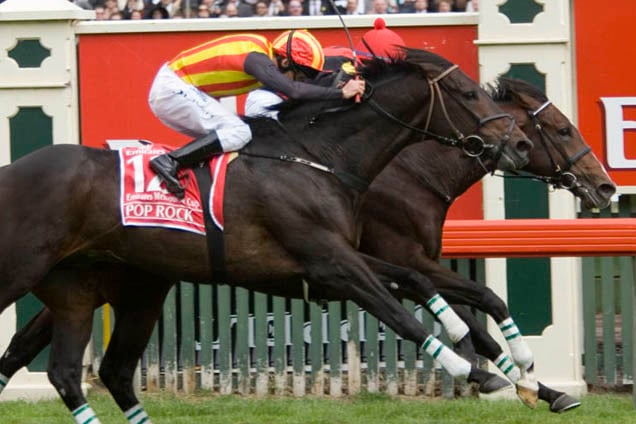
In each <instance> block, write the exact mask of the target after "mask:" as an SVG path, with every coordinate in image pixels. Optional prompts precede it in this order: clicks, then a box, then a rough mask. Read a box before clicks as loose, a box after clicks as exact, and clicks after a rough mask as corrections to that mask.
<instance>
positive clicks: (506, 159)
mask: <svg viewBox="0 0 636 424" xmlns="http://www.w3.org/2000/svg"><path fill="white" fill-rule="evenodd" d="M533 147H534V144H532V141H530V140H528V139H527V138H521V139H518V140H515V141H510V142H508V143H507V144H506V145H505V146H504V148H503V151H502V154H501V155H500V157H499V159H498V161H497V169H500V170H502V171H514V170H516V169H521V168H523V167H524V166H526V165H527V164H528V162H529V161H530V157H529V156H528V155H529V153H530V150H532V148H533Z"/></svg>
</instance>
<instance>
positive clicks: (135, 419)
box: [124, 404, 152, 424]
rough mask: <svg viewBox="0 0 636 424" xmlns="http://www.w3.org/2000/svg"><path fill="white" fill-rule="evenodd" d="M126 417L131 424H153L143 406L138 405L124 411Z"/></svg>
mask: <svg viewBox="0 0 636 424" xmlns="http://www.w3.org/2000/svg"><path fill="white" fill-rule="evenodd" d="M124 415H125V416H126V419H128V422H129V423H130V424H152V423H151V422H150V418H148V414H146V411H144V408H143V406H141V404H137V405H135V406H133V407H132V408H130V409H129V410H128V411H124Z"/></svg>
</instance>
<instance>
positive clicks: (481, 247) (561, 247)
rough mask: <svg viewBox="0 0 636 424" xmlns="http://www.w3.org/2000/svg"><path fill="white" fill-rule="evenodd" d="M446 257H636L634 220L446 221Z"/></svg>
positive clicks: (444, 248)
mask: <svg viewBox="0 0 636 424" xmlns="http://www.w3.org/2000/svg"><path fill="white" fill-rule="evenodd" d="M442 246H443V247H442V256H443V257H446V258H478V257H491V258H492V257H508V258H511V257H549V256H575V257H576V256H634V255H635V254H636V218H589V219H507V220H487V221H476V220H448V221H446V224H445V225H444V236H443V245H442Z"/></svg>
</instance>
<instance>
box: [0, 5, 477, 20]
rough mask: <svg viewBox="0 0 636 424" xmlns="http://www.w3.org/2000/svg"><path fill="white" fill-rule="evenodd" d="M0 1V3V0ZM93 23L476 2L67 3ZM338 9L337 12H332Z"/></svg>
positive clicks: (465, 8) (436, 8) (433, 8)
mask: <svg viewBox="0 0 636 424" xmlns="http://www.w3.org/2000/svg"><path fill="white" fill-rule="evenodd" d="M0 1H2V0H0ZM69 1H71V2H72V3H75V4H76V5H77V6H79V7H81V8H83V9H90V10H95V19H97V20H116V19H178V18H201V19H206V18H240V17H258V16H320V15H333V14H336V13H337V12H339V13H340V14H342V15H365V14H372V15H383V14H388V13H450V12H476V11H478V8H479V6H478V0H69ZM334 8H336V9H338V10H337V12H336V10H335V9H334Z"/></svg>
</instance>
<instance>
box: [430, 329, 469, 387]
mask: <svg viewBox="0 0 636 424" xmlns="http://www.w3.org/2000/svg"><path fill="white" fill-rule="evenodd" d="M422 349H424V352H426V353H428V354H429V355H430V356H432V357H433V359H435V360H437V361H438V362H439V363H440V364H441V365H442V367H444V369H445V370H446V371H448V372H449V374H450V375H452V376H453V378H457V379H460V380H466V379H467V378H468V375H469V374H470V362H468V361H467V360H465V359H464V358H461V357H460V356H458V355H457V354H456V353H455V352H453V351H452V350H450V349H449V348H447V347H446V346H444V345H443V344H442V342H440V341H439V340H437V339H436V338H435V337H433V336H428V337H427V338H426V340H424V344H423V345H422Z"/></svg>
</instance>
